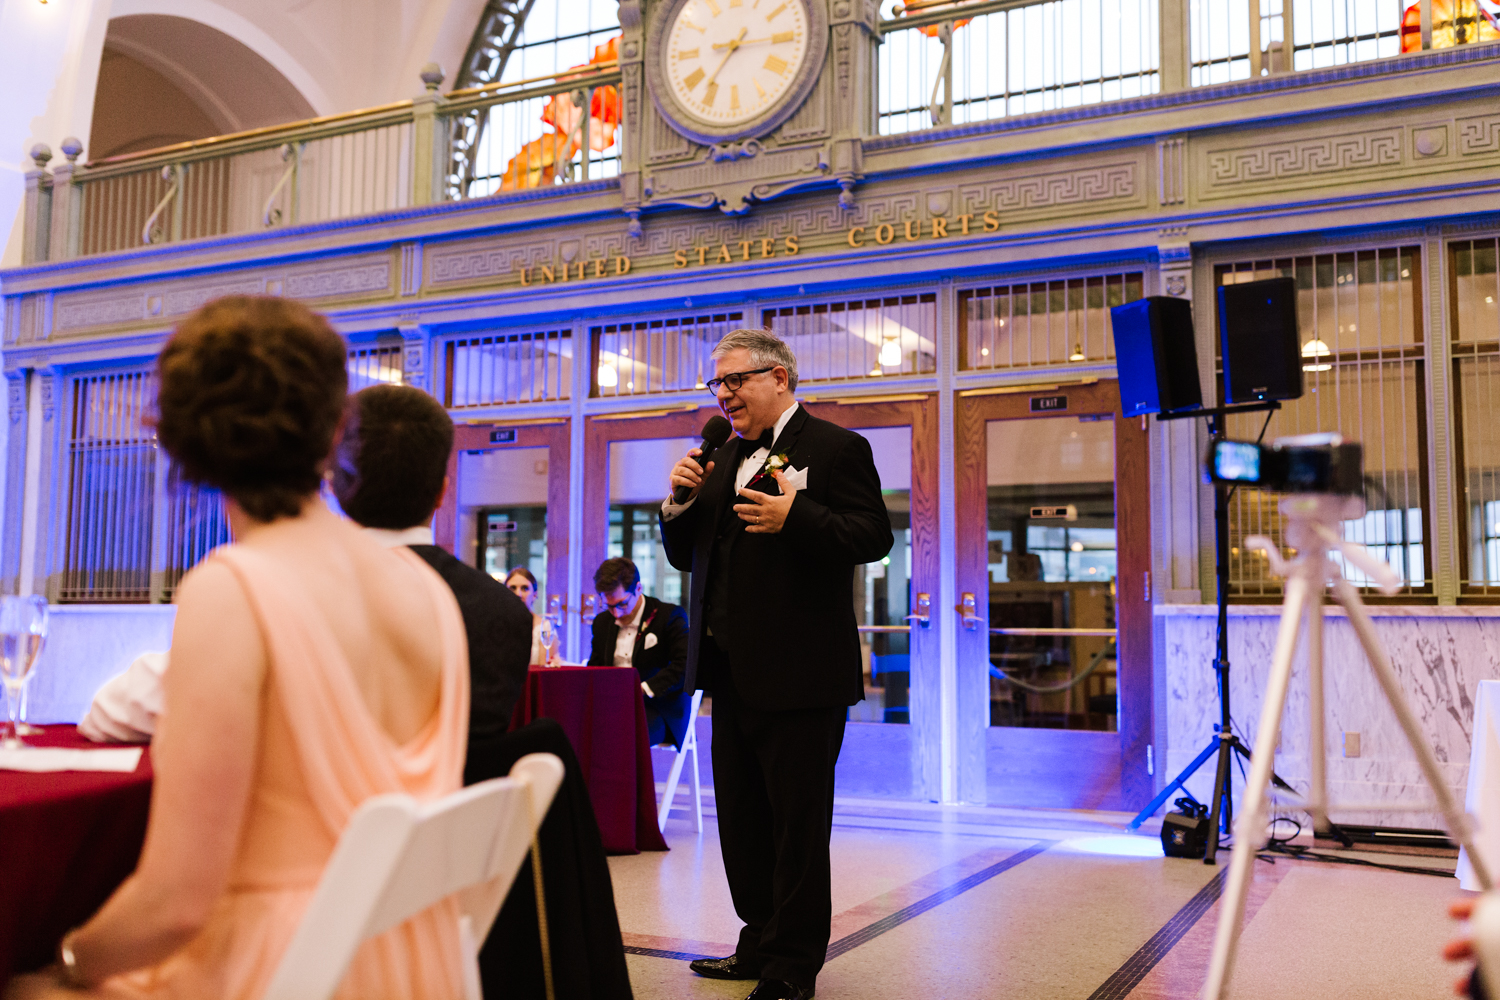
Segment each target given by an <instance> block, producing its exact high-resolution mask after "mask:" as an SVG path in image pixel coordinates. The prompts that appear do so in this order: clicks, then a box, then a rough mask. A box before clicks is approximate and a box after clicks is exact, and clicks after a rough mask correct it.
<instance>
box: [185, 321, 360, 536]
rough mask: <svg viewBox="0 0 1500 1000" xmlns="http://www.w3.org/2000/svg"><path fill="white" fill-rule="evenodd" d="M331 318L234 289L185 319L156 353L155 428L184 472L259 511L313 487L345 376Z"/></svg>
mask: <svg viewBox="0 0 1500 1000" xmlns="http://www.w3.org/2000/svg"><path fill="white" fill-rule="evenodd" d="M347 355H348V348H347V347H346V345H345V344H344V340H343V338H342V337H340V336H339V335H338V334H337V333H335V332H334V330H333V327H331V326H329V324H328V321H327V320H326V319H324V318H323V317H322V316H320V315H318V314H317V313H315V312H313V311H312V310H311V309H308V308H307V307H306V306H304V305H302V304H300V303H298V302H294V301H291V300H289V299H282V298H270V297H259V296H248V295H232V296H227V297H225V298H222V299H217V300H215V301H213V302H210V303H208V304H207V305H205V306H203V307H202V308H201V309H199V310H198V311H197V312H195V313H193V314H192V315H191V316H189V317H188V318H187V319H185V320H184V321H183V322H182V324H181V325H179V326H178V327H177V331H176V332H175V333H173V334H172V339H171V340H169V341H167V346H166V347H164V348H163V349H162V352H161V355H160V356H159V357H158V358H157V359H156V371H157V380H158V387H159V388H158V396H157V418H156V436H157V440H158V441H160V442H161V445H162V447H163V448H165V449H166V450H167V454H168V455H170V456H171V457H172V459H173V461H175V462H176V463H177V467H178V471H179V472H180V473H181V475H182V476H183V478H184V479H187V480H189V481H190V482H194V483H200V484H203V485H206V486H211V487H214V488H216V489H219V490H222V491H223V492H224V493H225V494H227V495H228V496H230V497H232V498H233V499H234V500H235V502H237V503H238V504H239V505H240V507H242V508H243V509H244V511H245V513H247V514H249V515H250V516H251V517H253V518H255V519H256V520H258V521H274V520H276V519H277V518H279V517H294V516H296V515H297V514H298V513H299V512H300V511H301V509H302V504H303V502H304V501H305V500H306V499H307V497H308V496H309V495H311V494H312V493H313V492H315V491H316V490H317V489H318V485H319V483H320V482H321V481H322V478H323V467H324V465H325V463H326V461H327V459H328V457H329V453H330V452H331V451H332V450H333V436H334V434H335V432H336V431H337V429H338V424H339V417H340V415H341V414H342V413H343V408H344V396H345V393H346V391H347V389H348V382H349V377H348V374H347V372H346V371H345V367H344V366H345V364H346V359H347Z"/></svg>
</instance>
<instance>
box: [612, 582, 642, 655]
mask: <svg viewBox="0 0 1500 1000" xmlns="http://www.w3.org/2000/svg"><path fill="white" fill-rule="evenodd" d="M645 613H646V596H645V595H644V594H642V595H640V596H639V597H637V598H636V600H635V613H634V614H632V615H631V616H630V618H629V619H628V620H621V621H620V622H619V625H620V634H619V635H618V636H617V637H616V638H615V666H617V667H630V666H634V665H635V663H634V661H635V637H636V636H637V635H639V634H640V631H641V616H642V615H644V614H645Z"/></svg>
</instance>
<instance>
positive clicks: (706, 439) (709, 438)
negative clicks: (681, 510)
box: [672, 413, 734, 503]
mask: <svg viewBox="0 0 1500 1000" xmlns="http://www.w3.org/2000/svg"><path fill="white" fill-rule="evenodd" d="M733 431H734V428H733V427H732V426H731V425H730V423H729V421H728V420H725V419H724V418H723V417H721V416H720V415H718V414H717V413H716V414H714V415H713V416H711V417H709V418H708V421H707V422H706V423H704V425H703V443H702V444H700V445H699V446H698V447H699V449H700V450H701V451H702V452H703V454H701V455H699V456H698V464H699V465H701V466H703V467H704V468H705V469H706V468H708V459H709V457H710V456H711V455H713V453H714V452H716V451H718V450H719V448H720V447H721V446H722V445H723V444H724V442H725V441H728V440H729V435H730V434H731V433H732V432H733ZM691 492H692V488H691V487H687V486H679V487H677V488H676V489H674V490H673V491H672V502H673V503H687V498H688V494H689V493H691Z"/></svg>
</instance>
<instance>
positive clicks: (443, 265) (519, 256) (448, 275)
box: [432, 244, 554, 284]
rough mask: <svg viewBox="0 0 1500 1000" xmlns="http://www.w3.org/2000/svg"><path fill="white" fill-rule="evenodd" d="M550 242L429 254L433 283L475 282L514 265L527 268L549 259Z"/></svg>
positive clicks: (501, 272)
mask: <svg viewBox="0 0 1500 1000" xmlns="http://www.w3.org/2000/svg"><path fill="white" fill-rule="evenodd" d="M553 253H554V249H553V247H552V245H551V244H547V245H535V246H529V247H515V246H511V247H484V248H482V249H478V250H463V251H458V252H455V253H444V254H433V255H432V282H433V284H441V283H443V282H450V281H478V280H480V279H483V278H494V277H498V276H499V275H502V274H510V273H511V272H512V271H514V270H515V269H516V268H517V267H529V266H531V265H533V264H539V263H541V262H543V261H548V260H551V259H552V256H553Z"/></svg>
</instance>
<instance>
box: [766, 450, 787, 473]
mask: <svg viewBox="0 0 1500 1000" xmlns="http://www.w3.org/2000/svg"><path fill="white" fill-rule="evenodd" d="M789 461H790V459H789V458H788V457H787V453H786V452H784V451H778V452H777V453H776V454H774V455H772V456H771V457H770V458H768V459H766V470H767V471H768V472H777V471H780V470H781V469H784V468H786V467H787V463H788V462H789Z"/></svg>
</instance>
